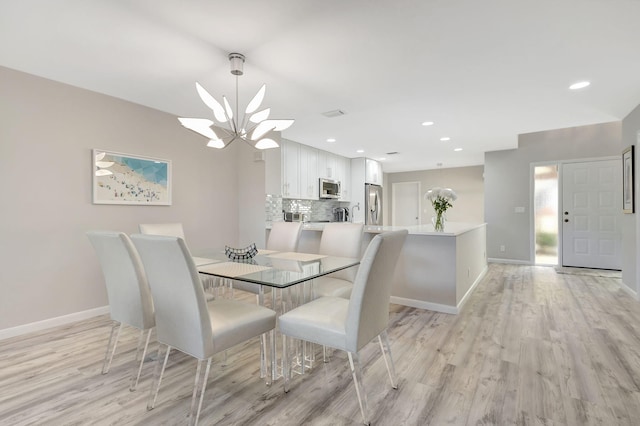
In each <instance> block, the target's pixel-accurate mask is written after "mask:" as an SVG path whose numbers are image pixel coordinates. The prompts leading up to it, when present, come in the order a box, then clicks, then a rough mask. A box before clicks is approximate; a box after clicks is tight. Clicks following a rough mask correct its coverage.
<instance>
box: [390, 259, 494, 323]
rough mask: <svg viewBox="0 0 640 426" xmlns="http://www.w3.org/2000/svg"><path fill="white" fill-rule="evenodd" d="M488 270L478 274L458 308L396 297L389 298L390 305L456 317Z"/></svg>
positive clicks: (486, 268) (485, 269) (487, 268)
mask: <svg viewBox="0 0 640 426" xmlns="http://www.w3.org/2000/svg"><path fill="white" fill-rule="evenodd" d="M488 270H489V267H488V266H486V267H485V268H484V269H483V270H482V272H481V273H480V275H478V277H477V278H476V279H475V281H474V282H473V284H471V287H469V290H467V292H466V293H465V295H464V296H463V297H462V299H461V300H460V303H458V306H451V305H443V304H440V303H433V302H426V301H424V300H416V299H407V298H404V297H397V296H391V303H396V304H398V305H403V306H410V307H412V308H418V309H427V310H429V311H436V312H442V313H444V314H453V315H457V314H459V313H460V311H461V310H462V307H463V306H464V304H465V303H466V302H467V299H468V298H469V297H470V296H471V294H472V293H473V290H475V288H476V287H477V286H478V284H480V281H482V279H483V278H484V276H485V275H486V274H487V271H488Z"/></svg>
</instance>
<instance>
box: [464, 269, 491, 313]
mask: <svg viewBox="0 0 640 426" xmlns="http://www.w3.org/2000/svg"><path fill="white" fill-rule="evenodd" d="M488 270H489V266H485V267H484V269H483V270H482V272H480V275H478V277H477V278H476V279H475V281H474V282H473V284H471V287H469V290H467V292H466V293H465V294H464V296H462V299H460V302H459V303H458V308H457V309H458V312H460V311H462V307H463V306H464V304H465V303H467V300H468V299H469V297H470V296H471V293H473V290H475V288H476V286H477V285H478V284H479V283H480V281H482V279H483V278H484V276H485V275H487V271H488Z"/></svg>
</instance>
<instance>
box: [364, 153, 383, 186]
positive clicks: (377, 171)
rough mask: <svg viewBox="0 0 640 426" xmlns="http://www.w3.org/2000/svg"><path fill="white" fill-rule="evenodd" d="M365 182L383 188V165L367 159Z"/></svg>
mask: <svg viewBox="0 0 640 426" xmlns="http://www.w3.org/2000/svg"><path fill="white" fill-rule="evenodd" d="M364 182H365V183H373V184H375V185H380V186H382V164H380V163H379V162H377V161H376V160H372V159H370V158H366V159H365V173H364Z"/></svg>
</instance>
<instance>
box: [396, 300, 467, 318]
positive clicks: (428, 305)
mask: <svg viewBox="0 0 640 426" xmlns="http://www.w3.org/2000/svg"><path fill="white" fill-rule="evenodd" d="M391 303H396V304H398V305H403V306H410V307H412V308H419V309H427V310H429V311H436V312H442V313H444V314H457V313H458V308H456V307H455V306H451V305H442V304H440V303H432V302H425V301H424V300H416V299H406V298H404V297H396V296H391Z"/></svg>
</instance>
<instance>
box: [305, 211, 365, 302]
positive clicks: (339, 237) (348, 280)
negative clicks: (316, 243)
mask: <svg viewBox="0 0 640 426" xmlns="http://www.w3.org/2000/svg"><path fill="white" fill-rule="evenodd" d="M363 229H364V225H363V224H361V223H337V222H336V223H328V224H326V225H325V226H324V229H323V231H322V236H321V237H320V248H319V249H318V253H319V254H325V255H328V256H338V257H353V258H358V259H359V258H360V250H361V247H362V238H363V232H362V231H363ZM357 271H358V267H353V268H348V269H345V270H343V271H338V272H334V273H333V274H330V275H326V276H324V277H320V278H316V279H315V280H313V295H314V297H321V296H336V297H343V298H345V299H348V298H349V297H350V296H351V289H352V288H353V280H354V278H355V275H356V272H357Z"/></svg>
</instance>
